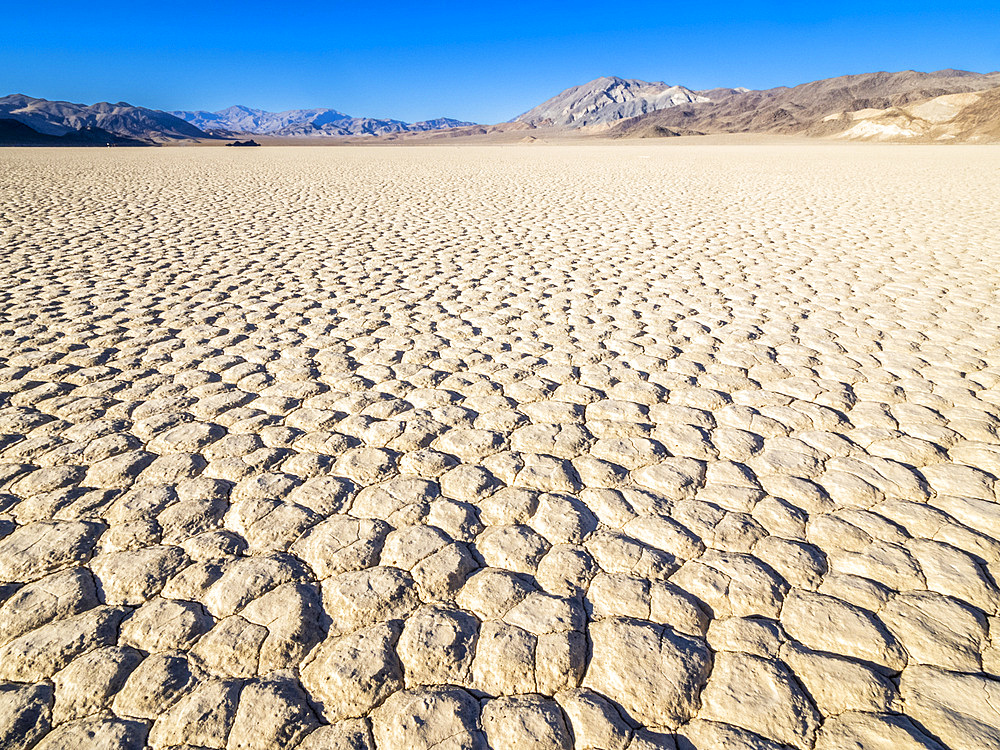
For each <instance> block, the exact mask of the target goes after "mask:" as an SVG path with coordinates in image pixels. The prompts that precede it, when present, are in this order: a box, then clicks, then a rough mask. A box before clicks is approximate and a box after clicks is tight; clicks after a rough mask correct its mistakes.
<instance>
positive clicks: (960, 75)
mask: <svg viewBox="0 0 1000 750" xmlns="http://www.w3.org/2000/svg"><path fill="white" fill-rule="evenodd" d="M996 86H1000V73H989V74H981V73H970V72H967V71H959V70H940V71H936V72H933V73H920V72H916V71H912V70H908V71H903V72H900V73H886V72H879V73H865V74H862V75H850V76H840V77H837V78H829V79H825V80H821V81H813V82H811V83H805V84H802V85H800V86H795V87H793V88H787V87H779V88H774V89H767V90H764V91H739V90H733V92H734V93H732V94H730V95H728V96H722V97H717V98H716V99H715V100H713V101H699V102H691V103H688V104H681V105H678V106H675V107H671V108H669V109H663V110H659V111H656V112H651V113H648V114H645V115H640V116H637V117H633V118H631V119H629V120H625V121H623V122H621V123H619V124H618V125H616V126H615V127H614V128H613V130H612V134H614V135H618V136H637V135H641V134H645V133H648V132H649V131H650V128H651V127H653V126H657V127H661V128H666V129H669V130H678V129H682V130H687V131H698V132H703V133H776V134H801V135H816V136H829V135H836V134H838V133H841V132H844V131H847V130H849V129H850V128H851V127H853V120H852V119H850V118H847V119H845V118H843V117H841V114H842V113H844V112H858V111H882V110H891V109H893V108H898V107H904V106H907V105H910V104H915V103H918V102H921V101H925V100H928V99H933V98H937V97H941V96H946V95H951V94H965V93H970V92H976V91H983V90H985V89H989V88H993V87H996Z"/></svg>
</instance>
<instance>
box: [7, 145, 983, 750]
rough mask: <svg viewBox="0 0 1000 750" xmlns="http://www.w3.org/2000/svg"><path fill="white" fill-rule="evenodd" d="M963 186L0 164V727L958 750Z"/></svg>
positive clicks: (571, 149)
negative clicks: (946, 748) (952, 749)
mask: <svg viewBox="0 0 1000 750" xmlns="http://www.w3.org/2000/svg"><path fill="white" fill-rule="evenodd" d="M998 196H1000V148H990V147H891V146H845V145H837V146H834V145H824V144H818V145H810V146H797V145H787V146H760V147H748V146H745V147H736V146H711V147H699V146H689V145H661V144H649V143H638V144H636V143H632V144H620V143H619V144H614V145H603V146H602V145H596V144H588V145H562V146H551V147H549V146H519V147H499V146H493V147H432V148H398V149H387V148H375V149H366V148H350V149H344V148H341V149H323V148H260V149H227V148H217V149H210V148H202V149H148V150H145V149H135V150H132V149H113V150H109V149H93V150H69V149H66V150H44V149H34V150H28V149H25V150H10V149H8V150H4V151H0V747H3V748H5V749H10V748H29V747H36V748H39V749H42V748H45V749H46V750H52V748H70V749H72V750H84V749H86V748H92V747H101V748H119V747H121V748H131V747H135V748H141V747H143V746H144V744H145V745H148V746H150V747H152V748H156V749H159V748H168V747H192V746H193V747H199V748H230V749H233V750H235V748H261V749H264V748H295V747H298V748H302V749H303V750H321V749H324V748H330V749H332V748H338V749H346V748H372V747H375V748H379V749H380V750H403V749H410V748H418V749H424V748H427V749H429V748H436V749H437V750H454V749H457V748H485V747H492V748H494V749H495V750H508V749H509V750H515V748H516V750H525V749H528V748H545V749H548V748H577V749H580V750H582V749H583V748H603V749H604V750H625V748H629V749H630V750H648V749H650V748H675V747H676V748H680V749H682V750H683V749H688V748H698V749H699V750H714V749H716V748H777V747H793V748H817V749H823V750H832V749H834V748H836V749H840V748H877V749H883V748H891V749H892V750H909V749H910V748H918V747H919V748H927V747H931V748H941V747H948V748H996V747H1000V728H998V727H1000V678H998V676H997V673H998V672H1000V618H998V605H1000V591H998V588H997V580H998V579H1000V505H998V497H997V492H998V489H1000V483H998V480H997V477H998V476H1000V437H998V432H1000V290H998V284H1000V207H998V206H1000V204H998V199H997V197H998Z"/></svg>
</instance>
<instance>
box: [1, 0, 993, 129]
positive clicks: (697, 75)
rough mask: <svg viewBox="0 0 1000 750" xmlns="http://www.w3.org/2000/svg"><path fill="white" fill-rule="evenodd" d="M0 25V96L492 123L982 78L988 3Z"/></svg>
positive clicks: (232, 8)
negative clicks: (830, 86)
mask: <svg viewBox="0 0 1000 750" xmlns="http://www.w3.org/2000/svg"><path fill="white" fill-rule="evenodd" d="M153 7H155V10H150V9H149V8H153ZM0 15H2V18H3V21H2V27H0V28H2V33H3V39H2V41H0V94H4V93H15V92H16V93H24V94H29V95H31V96H37V97H42V98H46V99H67V100H70V101H79V102H85V103H92V102H95V101H102V100H103V101H128V102H130V103H132V104H139V105H142V106H147V107H153V108H156V109H212V110H215V109H221V108H222V107H225V106H228V105H230V104H236V103H239V104H246V105H248V106H253V107H260V108H263V109H271V110H281V109H292V108H299V107H334V108H336V109H339V110H341V111H344V112H347V113H349V114H352V115H358V116H372V117H394V118H398V119H404V120H419V119H425V118H429V117H440V116H447V117H457V118H461V119H468V120H476V121H479V122H497V121H501V120H506V119H509V118H511V117H514V116H516V115H518V114H520V113H521V112H522V111H524V110H526V109H529V108H530V107H532V106H534V105H535V104H537V103H539V102H540V101H542V100H544V99H547V98H548V97H550V96H552V95H554V94H556V93H558V92H559V91H561V90H562V89H564V88H567V87H568V86H572V85H575V84H577V83H583V82H585V81H588V80H590V79H592V78H596V77H598V76H601V75H620V76H624V77H628V78H642V79H645V80H665V81H668V82H670V83H680V84H683V85H685V86H688V87H691V88H710V87H713V86H748V87H750V88H768V87H771V86H779V85H795V84H797V83H803V82H805V81H809V80H814V79H817V78H825V77H829V76H835V75H841V74H845V73H861V72H868V71H872V70H904V69H908V68H912V69H915V70H937V69H940V68H949V67H951V68H962V69H966V70H975V71H979V72H988V71H992V70H997V69H1000V1H998V0H992V1H991V2H963V1H962V0H955V2H951V3H948V2H922V1H921V0H911V2H882V3H880V2H878V1H877V0H869V1H868V2H856V1H855V0H843V1H841V2H824V3H816V4H814V3H811V2H808V0H806V1H803V0H799V1H798V2H794V3H783V2H780V3H779V2H721V1H720V2H696V3H691V4H683V3H673V2H671V3H666V2H664V3H652V2H643V1H642V0H634V1H633V2H607V1H605V2H601V3H595V2H588V1H586V0H580V1H578V2H574V3H559V4H556V3H544V2H520V1H519V0H509V1H507V2H487V3H483V2H479V3H476V2H468V1H466V2H463V3H450V2H432V3H424V2H419V0H409V2H405V3H399V2H392V1H389V2H382V3H371V4H369V3H365V2H359V1H358V0H354V1H353V2H350V3H342V2H337V1H332V2H331V1H329V0H328V1H327V2H318V3H313V2H282V0H269V1H268V2H256V0H248V1H247V2H242V3H232V4H228V3H227V7H226V8H225V9H217V6H216V4H215V3H212V2H209V3H190V2H184V3H176V2H175V3H171V2H161V3H157V4H155V6H154V4H152V3H143V2H138V3H137V2H133V3H127V4H126V3H120V2H110V3H101V2H86V0H74V1H73V2H62V1H61V0H57V1H56V2H28V1H25V0H21V1H20V2H10V1H7V2H3V9H2V13H0Z"/></svg>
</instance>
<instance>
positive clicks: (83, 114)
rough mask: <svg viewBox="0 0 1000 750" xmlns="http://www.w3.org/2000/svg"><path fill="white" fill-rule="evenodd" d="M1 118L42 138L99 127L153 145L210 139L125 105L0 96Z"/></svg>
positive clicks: (165, 116) (175, 120)
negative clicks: (39, 134) (149, 142)
mask: <svg viewBox="0 0 1000 750" xmlns="http://www.w3.org/2000/svg"><path fill="white" fill-rule="evenodd" d="M0 117H2V118H5V119H9V120H17V121H18V122H21V123H23V124H25V125H27V126H28V127H30V128H31V129H32V130H34V131H36V132H38V133H41V134H43V135H55V136H58V135H65V134H66V133H72V132H74V131H80V130H82V129H84V128H100V129H102V130H106V131H108V132H109V133H113V134H115V135H118V136H121V137H123V138H138V139H142V140H146V141H154V142H157V141H171V140H180V139H187V138H210V137H211V136H209V135H208V134H206V133H204V132H202V131H201V130H199V129H198V128H197V127H195V126H194V125H191V124H190V123H187V122H184V120H181V119H180V118H178V117H174V116H173V115H171V114H168V113H167V112H160V111H159V110H155V109H146V108H145V107H133V106H132V105H131V104H127V103H126V102H118V103H117V104H109V103H108V102H100V103H98V104H89V105H88V104H74V103H72V102H61V101H48V100H47V99H34V98H32V97H30V96H25V95H23V94H11V95H10V96H4V97H0Z"/></svg>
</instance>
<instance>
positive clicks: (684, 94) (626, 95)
mask: <svg viewBox="0 0 1000 750" xmlns="http://www.w3.org/2000/svg"><path fill="white" fill-rule="evenodd" d="M708 101H710V100H709V98H708V97H707V96H703V95H701V94H699V93H697V92H694V91H691V90H690V89H686V88H684V87H683V86H670V85H668V84H666V83H663V82H662V81H661V82H654V83H650V82H648V81H638V80H635V79H629V78H618V77H617V76H605V77H603V78H596V79H594V80H593V81H590V82H589V83H585V84H583V85H581V86H573V87H572V88H568V89H566V90H565V91H563V92H562V93H560V94H557V95H556V96H554V97H552V98H551V99H549V100H547V101H544V102H542V103H541V104H539V105H538V106H537V107H535V108H534V109H531V110H528V111H527V112H525V113H524V114H523V115H521V116H519V117H517V118H515V120H514V121H515V122H526V123H531V124H532V125H543V126H544V125H552V126H556V127H572V128H580V127H585V126H588V125H605V124H608V123H614V122H617V121H619V120H624V119H626V118H630V117H636V116H638V115H644V114H647V113H649V112H655V111H658V110H662V109H668V108H671V107H677V106H679V105H682V104H691V103H695V102H708Z"/></svg>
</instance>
